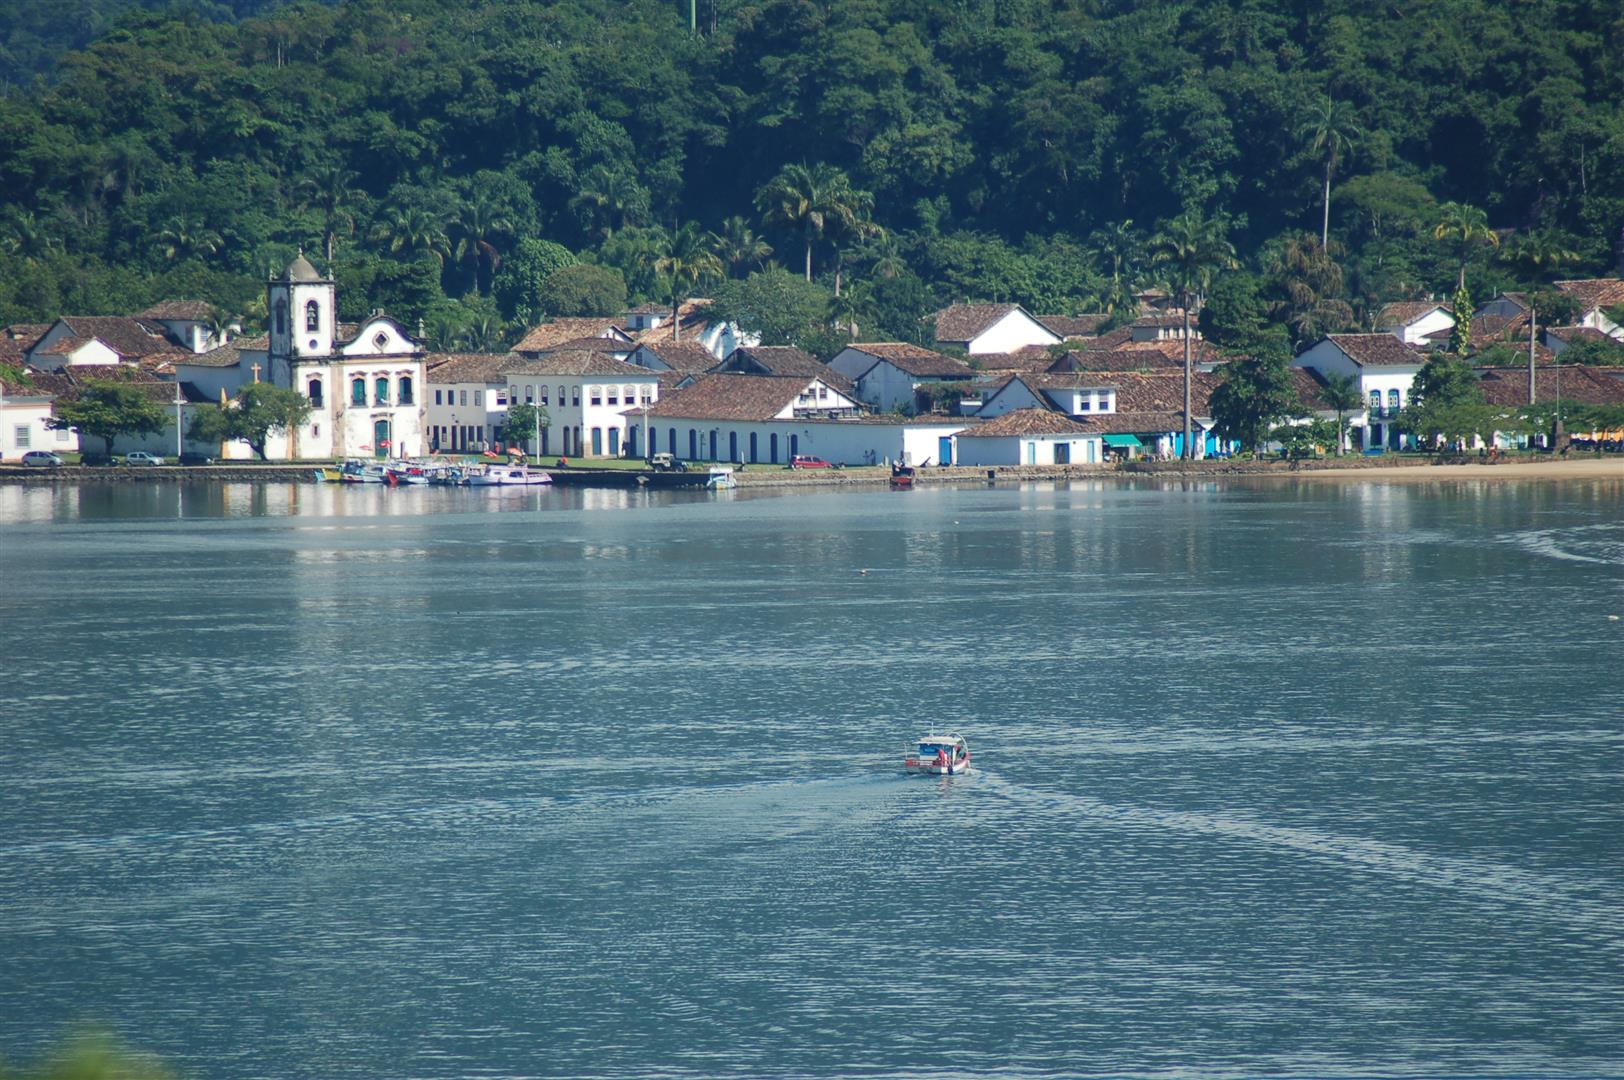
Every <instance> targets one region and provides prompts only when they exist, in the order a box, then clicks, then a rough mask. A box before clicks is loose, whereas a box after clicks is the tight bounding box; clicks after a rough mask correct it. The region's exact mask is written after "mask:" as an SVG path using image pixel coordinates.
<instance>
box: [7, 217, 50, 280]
mask: <svg viewBox="0 0 1624 1080" xmlns="http://www.w3.org/2000/svg"><path fill="white" fill-rule="evenodd" d="M0 237H3V239H0V251H4V252H5V254H6V255H8V256H10V257H12V258H17V259H21V260H22V261H23V262H25V263H27V264H28V265H30V266H32V265H33V264H34V263H36V262H38V261H39V260H40V259H42V258H44V257H45V256H46V255H49V254H50V253H51V252H53V251H59V250H61V248H62V241H61V240H60V239H58V238H57V237H56V236H54V235H52V233H51V232H50V231H49V230H47V229H46V228H45V227H44V225H43V224H41V222H40V221H39V219H38V218H36V217H35V216H34V213H33V211H31V210H13V211H12V212H11V215H10V217H8V218H7V219H6V226H5V231H4V232H3V233H0Z"/></svg>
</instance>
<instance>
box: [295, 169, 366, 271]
mask: <svg viewBox="0 0 1624 1080" xmlns="http://www.w3.org/2000/svg"><path fill="white" fill-rule="evenodd" d="M358 179H360V176H359V174H357V173H355V172H352V171H351V170H349V169H346V168H344V166H342V165H324V166H322V167H321V168H319V169H317V170H316V171H315V172H313V173H311V174H310V175H309V176H307V177H305V179H304V182H303V183H301V184H300V185H299V187H300V190H302V191H303V192H304V196H305V198H304V204H303V205H304V207H305V209H307V210H310V209H313V210H318V211H320V212H321V219H322V227H321V231H322V242H323V244H324V247H325V250H326V252H327V261H328V262H329V263H331V262H332V261H333V251H334V250H335V249H336V248H337V246H338V231H339V230H340V229H343V230H344V234H345V235H346V236H353V235H355V215H354V214H353V213H352V212H351V211H350V209H349V205H350V203H351V202H352V201H353V200H354V199H355V197H356V196H357V195H359V194H361V193H360V192H359V191H357V190H356V189H355V188H354V187H353V186H352V185H353V184H354V183H355V181H356V180H358Z"/></svg>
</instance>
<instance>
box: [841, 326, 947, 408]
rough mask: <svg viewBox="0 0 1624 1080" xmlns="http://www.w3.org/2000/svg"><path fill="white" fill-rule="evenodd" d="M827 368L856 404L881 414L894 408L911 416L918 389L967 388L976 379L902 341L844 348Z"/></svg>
mask: <svg viewBox="0 0 1624 1080" xmlns="http://www.w3.org/2000/svg"><path fill="white" fill-rule="evenodd" d="M829 366H830V367H831V368H833V369H834V370H835V371H837V372H839V373H840V374H841V375H844V376H845V377H846V378H848V379H850V380H851V381H852V385H853V387H854V388H855V390H856V392H857V397H858V398H859V399H860V400H862V401H864V402H866V403H867V404H869V405H872V406H873V407H874V408H876V409H879V410H880V411H882V412H884V411H888V410H890V409H896V408H900V409H902V410H903V411H904V412H915V411H917V410H918V406H919V391H920V388H921V387H924V386H926V385H927V384H935V383H962V384H966V385H968V384H969V383H970V382H971V381H972V380H973V379H974V378H975V377H976V373H975V371H974V370H972V369H971V367H970V365H969V364H966V363H965V362H964V361H963V360H960V359H958V358H957V357H953V356H944V355H942V354H941V353H939V352H932V351H931V350H930V349H925V348H921V347H920V346H918V345H913V344H910V343H908V342H905V341H887V342H877V343H866V344H861V345H855V344H854V345H848V346H846V347H845V348H844V349H842V350H840V352H838V353H836V354H835V358H834V359H833V360H830V361H829Z"/></svg>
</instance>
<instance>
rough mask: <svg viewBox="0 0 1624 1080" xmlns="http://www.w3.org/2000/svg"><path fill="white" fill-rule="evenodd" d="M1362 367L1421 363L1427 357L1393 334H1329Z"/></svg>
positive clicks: (1330, 340) (1335, 343)
mask: <svg viewBox="0 0 1624 1080" xmlns="http://www.w3.org/2000/svg"><path fill="white" fill-rule="evenodd" d="M1325 340H1326V341H1329V342H1331V343H1332V344H1334V345H1335V346H1336V347H1337V348H1339V349H1341V350H1342V351H1343V352H1344V353H1345V354H1347V357H1348V359H1350V360H1352V361H1353V362H1354V363H1355V364H1358V365H1359V366H1360V367H1396V366H1401V365H1412V364H1413V365H1420V364H1422V363H1425V362H1426V357H1425V356H1424V355H1422V353H1421V351H1420V350H1419V349H1416V348H1415V347H1414V346H1411V345H1406V344H1404V342H1402V341H1400V340H1399V339H1398V338H1396V337H1394V336H1393V335H1392V334H1386V333H1383V334H1329V335H1327V336H1326V338H1325Z"/></svg>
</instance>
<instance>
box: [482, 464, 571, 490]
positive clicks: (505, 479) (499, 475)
mask: <svg viewBox="0 0 1624 1080" xmlns="http://www.w3.org/2000/svg"><path fill="white" fill-rule="evenodd" d="M462 482H463V483H464V484H466V485H467V486H469V487H535V486H536V485H538V484H550V483H552V482H553V478H552V477H551V476H549V475H547V474H546V473H544V472H538V471H536V470H534V469H532V468H530V467H529V466H528V465H487V466H485V467H484V468H483V469H481V470H479V471H477V472H472V473H465V474H464V475H463V478H462Z"/></svg>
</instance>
